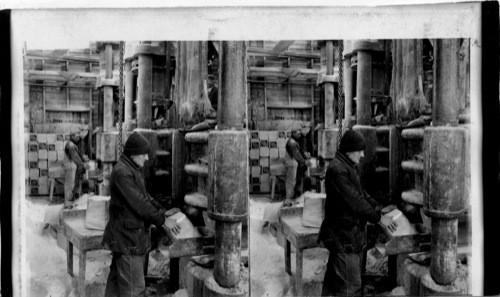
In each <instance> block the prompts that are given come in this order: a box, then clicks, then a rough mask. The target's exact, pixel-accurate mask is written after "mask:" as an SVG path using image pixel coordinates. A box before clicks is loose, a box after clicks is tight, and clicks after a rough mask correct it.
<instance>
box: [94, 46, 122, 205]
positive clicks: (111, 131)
mask: <svg viewBox="0 0 500 297" xmlns="http://www.w3.org/2000/svg"><path fill="white" fill-rule="evenodd" d="M117 46H118V45H117V44H114V43H109V42H108V43H105V44H102V45H101V46H98V47H102V48H103V49H104V64H105V65H106V68H105V77H104V79H103V80H102V81H100V85H101V86H102V88H103V93H104V100H103V104H102V106H103V110H102V113H103V115H102V117H103V127H102V133H100V135H98V137H97V138H96V144H97V154H96V155H97V158H98V159H100V160H101V161H102V175H103V182H102V183H101V184H100V185H99V193H100V195H106V196H107V195H110V192H109V179H110V177H111V172H112V171H113V164H114V162H116V160H117V147H118V132H117V131H116V129H115V126H114V108H113V88H114V87H116V79H113V48H115V49H116V47H117Z"/></svg>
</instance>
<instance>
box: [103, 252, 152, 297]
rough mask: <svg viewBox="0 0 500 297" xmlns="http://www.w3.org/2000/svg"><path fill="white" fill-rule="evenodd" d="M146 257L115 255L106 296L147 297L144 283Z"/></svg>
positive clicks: (107, 283)
mask: <svg viewBox="0 0 500 297" xmlns="http://www.w3.org/2000/svg"><path fill="white" fill-rule="evenodd" d="M146 256H147V255H124V254H120V253H113V260H111V267H110V270H109V275H108V281H107V282H106V292H105V294H104V296H105V297H112V296H113V297H114V296H120V297H134V296H146V283H145V281H144V260H145V259H146Z"/></svg>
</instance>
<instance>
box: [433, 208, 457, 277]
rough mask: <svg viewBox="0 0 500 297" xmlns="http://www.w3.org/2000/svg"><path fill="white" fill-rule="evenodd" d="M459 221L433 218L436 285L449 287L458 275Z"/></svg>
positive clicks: (434, 275)
mask: <svg viewBox="0 0 500 297" xmlns="http://www.w3.org/2000/svg"><path fill="white" fill-rule="evenodd" d="M457 234H458V220H457V219H435V218H432V231H431V237H432V241H431V247H432V257H431V268H430V273H431V276H432V279H433V280H434V282H436V284H440V285H449V284H451V283H453V281H455V278H456V275H457Z"/></svg>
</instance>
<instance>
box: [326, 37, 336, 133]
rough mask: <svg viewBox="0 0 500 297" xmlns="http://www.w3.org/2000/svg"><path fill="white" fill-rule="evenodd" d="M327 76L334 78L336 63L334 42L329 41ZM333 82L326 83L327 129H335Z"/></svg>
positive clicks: (327, 45) (327, 47)
mask: <svg viewBox="0 0 500 297" xmlns="http://www.w3.org/2000/svg"><path fill="white" fill-rule="evenodd" d="M325 55H326V75H327V76H333V65H334V64H335V62H334V53H333V41H331V40H329V41H327V42H326V49H325ZM334 89H335V88H334V86H333V82H331V81H329V82H325V118H324V121H325V129H326V130H329V129H333V128H335V120H336V116H335V103H336V102H335V91H334Z"/></svg>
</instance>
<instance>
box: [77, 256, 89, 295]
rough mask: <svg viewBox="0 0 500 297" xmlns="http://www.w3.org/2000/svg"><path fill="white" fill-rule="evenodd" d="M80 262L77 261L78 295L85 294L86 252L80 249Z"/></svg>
mask: <svg viewBox="0 0 500 297" xmlns="http://www.w3.org/2000/svg"><path fill="white" fill-rule="evenodd" d="M79 260H80V262H79V263H78V264H79V265H78V290H79V292H80V293H79V294H80V296H85V268H86V267H85V265H86V263H87V252H86V251H80V257H79Z"/></svg>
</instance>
